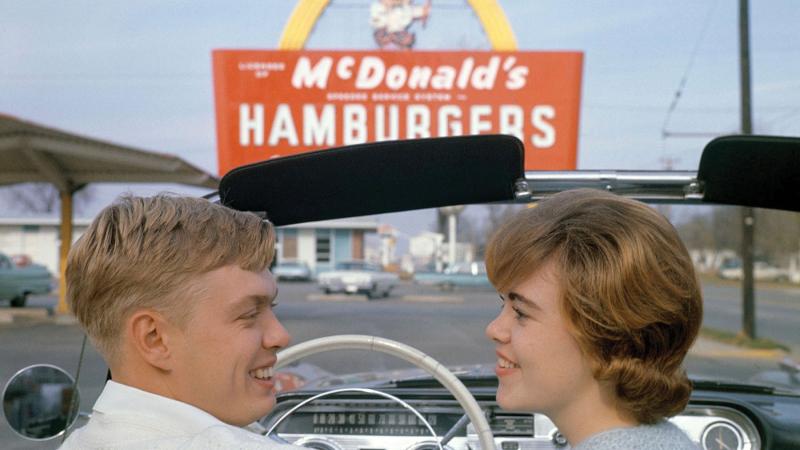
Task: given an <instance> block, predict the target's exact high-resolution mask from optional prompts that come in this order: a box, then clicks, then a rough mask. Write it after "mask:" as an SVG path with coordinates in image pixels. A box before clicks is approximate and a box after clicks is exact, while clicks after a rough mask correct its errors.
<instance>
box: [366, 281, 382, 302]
mask: <svg viewBox="0 0 800 450" xmlns="http://www.w3.org/2000/svg"><path fill="white" fill-rule="evenodd" d="M378 294H380V292H378V285H377V284H373V285H372V288H371V289H370V290H368V291H367V298H368V299H370V300H372V299H373V298H378V297H379V295H378Z"/></svg>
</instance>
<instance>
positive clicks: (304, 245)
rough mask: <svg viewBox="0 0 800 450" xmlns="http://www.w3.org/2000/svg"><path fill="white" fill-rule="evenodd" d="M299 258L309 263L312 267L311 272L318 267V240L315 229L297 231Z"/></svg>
mask: <svg viewBox="0 0 800 450" xmlns="http://www.w3.org/2000/svg"><path fill="white" fill-rule="evenodd" d="M297 258H298V259H300V260H301V261H305V262H306V263H308V267H310V268H311V270H314V269H315V268H316V267H317V238H316V230H315V229H313V228H311V229H300V230H297Z"/></svg>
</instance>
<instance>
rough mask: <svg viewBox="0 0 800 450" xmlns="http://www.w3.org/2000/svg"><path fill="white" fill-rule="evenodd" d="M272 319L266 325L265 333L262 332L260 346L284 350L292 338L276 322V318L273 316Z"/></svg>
mask: <svg viewBox="0 0 800 450" xmlns="http://www.w3.org/2000/svg"><path fill="white" fill-rule="evenodd" d="M273 318H274V320H271V321H270V323H269V324H268V325H267V329H266V331H265V332H264V336H263V338H262V339H263V342H262V345H263V346H264V347H265V348H274V349H281V348H285V347H287V346H288V345H289V342H291V340H292V337H291V336H289V332H288V331H286V328H285V327H284V326H283V324H282V323H281V322H280V321H279V320H278V318H277V317H274V316H273Z"/></svg>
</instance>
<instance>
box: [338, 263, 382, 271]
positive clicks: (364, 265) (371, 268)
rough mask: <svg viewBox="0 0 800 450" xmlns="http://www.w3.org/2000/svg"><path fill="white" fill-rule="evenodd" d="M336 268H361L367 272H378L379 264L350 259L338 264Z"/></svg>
mask: <svg viewBox="0 0 800 450" xmlns="http://www.w3.org/2000/svg"><path fill="white" fill-rule="evenodd" d="M336 270H361V271H367V272H377V271H378V270H379V269H378V267H377V266H375V265H372V264H369V263H365V262H363V261H348V262H340V263H337V264H336Z"/></svg>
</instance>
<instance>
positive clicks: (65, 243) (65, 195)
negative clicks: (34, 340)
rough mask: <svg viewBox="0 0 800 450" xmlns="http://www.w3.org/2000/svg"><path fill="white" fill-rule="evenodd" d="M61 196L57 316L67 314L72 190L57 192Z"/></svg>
mask: <svg viewBox="0 0 800 450" xmlns="http://www.w3.org/2000/svg"><path fill="white" fill-rule="evenodd" d="M59 193H60V194H61V248H60V251H59V255H60V257H59V264H58V307H57V308H56V312H57V313H58V314H68V313H69V307H67V279H66V277H65V274H66V269H67V255H68V254H69V249H70V247H71V246H72V193H73V192H72V190H69V189H68V190H59Z"/></svg>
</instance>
